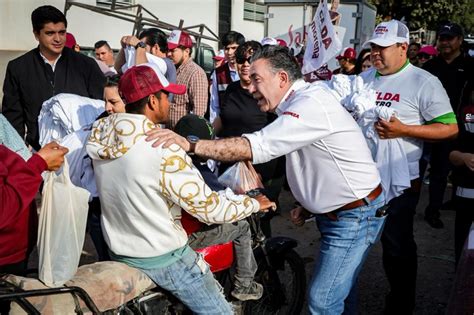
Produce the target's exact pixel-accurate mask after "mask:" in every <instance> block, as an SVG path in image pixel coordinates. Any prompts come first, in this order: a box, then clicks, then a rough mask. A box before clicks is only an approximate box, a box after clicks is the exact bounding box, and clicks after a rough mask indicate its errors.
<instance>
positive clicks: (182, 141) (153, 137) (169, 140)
mask: <svg viewBox="0 0 474 315" xmlns="http://www.w3.org/2000/svg"><path fill="white" fill-rule="evenodd" d="M145 134H146V135H147V138H146V141H154V142H153V145H152V146H153V147H154V148H156V147H158V146H159V145H161V144H163V148H167V147H169V146H170V145H172V144H173V143H175V144H177V145H179V146H180V147H181V148H182V149H183V150H184V151H186V152H188V151H189V147H190V144H189V142H188V140H186V138H184V137H181V136H180V135H178V134H177V133H175V132H173V131H171V130H169V129H161V128H158V127H157V128H154V129H152V130H150V131H147V132H146V133H145Z"/></svg>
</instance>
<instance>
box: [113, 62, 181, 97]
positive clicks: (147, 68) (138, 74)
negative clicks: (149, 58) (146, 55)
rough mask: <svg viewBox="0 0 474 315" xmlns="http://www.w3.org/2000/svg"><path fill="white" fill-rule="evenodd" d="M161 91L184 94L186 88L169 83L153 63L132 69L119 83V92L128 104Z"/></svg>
mask: <svg viewBox="0 0 474 315" xmlns="http://www.w3.org/2000/svg"><path fill="white" fill-rule="evenodd" d="M161 90H163V91H167V92H170V93H174V94H184V93H185V92H186V86H185V85H180V84H173V83H169V82H168V80H166V78H165V76H164V75H163V74H162V73H161V71H160V70H159V68H158V67H157V66H155V65H154V64H152V63H145V64H141V65H137V66H133V67H131V68H130V69H128V70H127V71H126V72H125V73H124V74H123V75H122V77H121V78H120V81H119V91H120V93H121V94H122V96H123V97H124V98H125V103H127V104H130V103H134V102H136V101H138V100H141V99H142V98H145V97H147V96H149V95H150V94H154V93H156V92H159V91H161Z"/></svg>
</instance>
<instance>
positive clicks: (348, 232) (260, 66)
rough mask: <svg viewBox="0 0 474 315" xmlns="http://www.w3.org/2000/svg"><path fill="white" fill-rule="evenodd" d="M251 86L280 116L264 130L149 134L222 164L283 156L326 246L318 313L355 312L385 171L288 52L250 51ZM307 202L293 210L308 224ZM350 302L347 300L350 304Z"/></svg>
mask: <svg viewBox="0 0 474 315" xmlns="http://www.w3.org/2000/svg"><path fill="white" fill-rule="evenodd" d="M252 58H253V60H252V64H251V66H250V75H251V79H252V83H251V86H250V88H249V91H250V92H251V93H252V94H253V96H254V97H255V98H256V99H257V100H258V106H259V107H260V109H261V110H262V111H264V112H265V111H272V112H275V113H276V114H277V115H278V118H277V119H276V120H275V121H274V122H273V123H271V124H270V125H268V126H266V127H265V128H263V129H262V130H260V131H257V132H255V133H252V134H245V135H243V136H242V137H234V138H226V139H220V140H214V141H213V140H198V139H196V138H195V137H192V138H188V139H185V138H183V137H180V136H178V135H176V134H174V133H172V132H171V131H169V130H153V131H152V132H148V133H147V134H148V135H149V137H148V140H152V139H156V138H158V141H157V143H155V144H154V145H155V146H157V145H160V144H161V143H164V146H165V147H166V146H167V145H170V144H171V143H178V144H179V145H180V146H181V147H182V148H183V149H184V150H185V151H187V152H191V153H194V154H197V155H199V156H203V157H206V158H212V159H215V160H220V161H228V162H230V161H237V160H252V162H253V163H257V164H258V163H264V162H266V161H270V160H272V159H275V158H277V157H279V156H282V155H285V156H286V171H287V177H288V183H289V185H290V187H291V190H292V192H293V195H294V196H295V198H296V199H297V200H298V202H300V203H301V205H302V207H304V208H305V209H307V211H309V212H310V213H311V214H313V215H315V217H316V221H317V224H318V227H319V230H320V232H321V236H322V239H321V248H320V251H319V254H318V260H317V262H316V266H315V270H314V273H313V279H312V281H311V284H310V289H309V300H308V307H309V310H310V312H311V313H313V314H341V313H342V312H344V311H347V312H350V313H355V312H356V310H355V309H353V308H351V307H349V306H348V305H349V304H350V305H351V306H352V305H353V304H351V303H348V304H346V306H345V305H344V304H345V303H344V302H345V300H346V299H347V297H348V296H349V295H350V296H351V297H353V296H355V294H350V293H353V291H352V289H353V287H354V284H355V283H356V281H357V275H358V273H359V271H360V269H361V266H362V264H363V262H364V260H365V258H366V256H367V253H368V251H369V249H370V248H371V247H372V245H373V244H374V243H375V242H376V240H377V239H378V237H379V236H380V233H381V230H382V227H383V223H384V221H385V217H384V214H383V211H380V210H379V209H380V208H382V206H383V205H384V203H385V201H384V197H383V194H381V192H382V189H381V186H380V176H379V173H378V171H377V168H376V165H375V163H374V161H373V160H372V156H371V154H370V151H369V148H368V147H367V143H366V141H365V139H364V136H363V135H362V132H361V130H360V128H359V127H358V125H357V124H356V122H355V121H354V119H352V117H351V115H350V114H349V113H348V112H347V111H346V110H345V109H344V108H343V107H342V106H341V105H340V104H339V103H338V101H337V100H336V98H335V97H334V96H333V94H331V92H330V91H329V90H328V89H327V88H326V87H323V86H319V85H318V86H313V85H311V84H309V83H306V82H304V81H303V80H302V78H301V70H300V68H299V66H298V64H297V63H296V61H295V60H294V58H293V56H292V55H291V54H290V52H289V50H288V49H287V48H285V47H280V46H265V47H264V48H263V49H262V50H261V51H259V52H256V53H255V54H254V55H253V57H252ZM302 207H298V208H296V209H295V210H294V211H293V212H292V216H293V219H294V221H297V222H304V218H303V209H302ZM346 302H348V301H346Z"/></svg>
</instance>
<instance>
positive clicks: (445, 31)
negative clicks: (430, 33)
mask: <svg viewBox="0 0 474 315" xmlns="http://www.w3.org/2000/svg"><path fill="white" fill-rule="evenodd" d="M438 36H450V37H455V36H464V32H463V30H462V27H461V26H459V24H456V23H452V22H448V23H446V24H443V25H441V26H440V27H439V28H438Z"/></svg>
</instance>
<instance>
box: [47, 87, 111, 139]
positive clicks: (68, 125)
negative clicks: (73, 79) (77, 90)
mask: <svg viewBox="0 0 474 315" xmlns="http://www.w3.org/2000/svg"><path fill="white" fill-rule="evenodd" d="M104 108H105V107H104V101H102V100H94V99H91V98H87V97H83V96H79V95H75V94H67V93H61V94H58V95H55V96H53V97H51V98H50V99H48V100H46V101H44V102H43V105H42V107H41V111H40V114H39V116H38V128H39V143H40V144H41V146H44V145H45V144H47V143H49V142H51V141H53V140H56V141H58V140H61V139H62V138H64V137H65V136H67V135H68V134H71V133H73V132H75V131H78V130H80V129H82V128H84V127H90V126H91V125H92V123H93V122H94V121H95V119H96V118H97V116H99V115H100V114H101V113H102V112H103V111H104Z"/></svg>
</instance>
